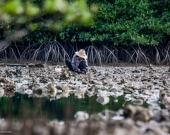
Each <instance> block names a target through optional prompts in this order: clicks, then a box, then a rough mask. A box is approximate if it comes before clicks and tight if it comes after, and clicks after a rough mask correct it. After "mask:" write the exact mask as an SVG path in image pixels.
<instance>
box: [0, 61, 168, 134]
mask: <svg viewBox="0 0 170 135" xmlns="http://www.w3.org/2000/svg"><path fill="white" fill-rule="evenodd" d="M0 70H1V77H0V96H1V97H2V96H13V94H14V93H15V92H20V93H24V94H25V93H26V94H28V95H29V96H30V97H35V98H38V97H44V96H47V97H49V98H50V100H57V99H59V98H61V97H68V96H69V95H70V94H74V95H75V96H76V98H84V96H85V95H88V96H89V98H90V97H91V96H93V95H97V99H96V101H97V102H99V103H100V104H102V105H105V104H107V103H109V102H110V101H109V97H110V96H114V97H118V96H120V95H124V99H125V100H126V101H131V103H132V104H133V106H132V105H127V106H125V108H123V109H121V110H119V111H118V112H113V111H112V110H104V111H103V112H100V113H98V114H92V115H90V116H89V114H87V113H85V112H77V114H75V121H65V122H59V121H57V120H52V121H49V120H44V119H41V120H39V119H37V120H18V121H9V120H6V119H5V120H4V119H1V121H0V128H1V130H3V131H5V130H11V131H12V132H13V133H15V134H17V135H20V134H22V132H21V131H23V132H27V133H28V134H36V135H48V134H49V135H50V134H51V135H53V134H56V135H58V134H61V135H65V134H68V135H76V134H77V135H85V134H91V135H92V134H93V135H94V134H96V135H103V134H105V135H110V134H112V135H113V134H114V135H118V134H121V135H124V134H130V135H136V134H138V135H141V134H144V135H164V134H165V135H167V134H170V130H169V129H170V124H169V122H170V121H169V118H170V115H169V107H170V98H169V94H170V87H169V86H170V77H169V76H170V70H169V67H164V66H161V67H156V66H152V65H148V66H138V67H113V66H109V67H96V66H91V67H89V70H88V72H87V73H86V74H77V73H73V72H70V71H68V70H67V68H65V67H63V68H62V71H63V72H62V73H56V72H55V67H54V66H48V65H43V66H40V67H38V68H37V67H36V66H35V65H33V64H32V65H26V66H25V67H20V66H13V67H11V66H10V67H9V66H7V67H6V66H1V67H0ZM144 102H147V103H148V104H149V108H143V107H141V106H140V105H142V104H143V103H144Z"/></svg>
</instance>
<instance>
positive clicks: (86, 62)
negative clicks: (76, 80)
mask: <svg viewBox="0 0 170 135" xmlns="http://www.w3.org/2000/svg"><path fill="white" fill-rule="evenodd" d="M85 64H86V68H87V67H88V61H87V59H85Z"/></svg>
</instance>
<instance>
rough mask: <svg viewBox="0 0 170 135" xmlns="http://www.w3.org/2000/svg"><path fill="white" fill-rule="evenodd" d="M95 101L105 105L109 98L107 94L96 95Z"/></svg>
mask: <svg viewBox="0 0 170 135" xmlns="http://www.w3.org/2000/svg"><path fill="white" fill-rule="evenodd" d="M96 101H97V102H98V103H100V104H102V105H105V104H107V103H109V101H110V99H109V97H107V96H103V97H98V98H97V99H96Z"/></svg>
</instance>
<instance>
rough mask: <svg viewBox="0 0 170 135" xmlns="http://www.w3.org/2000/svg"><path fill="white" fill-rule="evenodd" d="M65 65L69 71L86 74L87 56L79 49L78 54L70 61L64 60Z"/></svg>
mask: <svg viewBox="0 0 170 135" xmlns="http://www.w3.org/2000/svg"><path fill="white" fill-rule="evenodd" d="M65 64H66V65H67V67H68V68H69V70H70V71H74V72H78V73H83V72H84V73H86V72H87V67H88V62H87V55H86V53H85V50H84V49H80V50H79V51H78V52H75V54H74V56H73V58H72V61H70V60H66V61H65Z"/></svg>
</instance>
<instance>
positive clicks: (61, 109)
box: [0, 93, 148, 120]
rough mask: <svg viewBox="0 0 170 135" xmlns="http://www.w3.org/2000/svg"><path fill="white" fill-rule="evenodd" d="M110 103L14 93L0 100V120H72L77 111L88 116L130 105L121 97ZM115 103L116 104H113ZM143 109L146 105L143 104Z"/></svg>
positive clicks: (111, 99) (95, 97) (86, 98)
mask: <svg viewBox="0 0 170 135" xmlns="http://www.w3.org/2000/svg"><path fill="white" fill-rule="evenodd" d="M109 98H110V102H109V103H108V104H106V105H101V104H99V103H97V102H96V99H97V96H92V97H88V96H85V98H84V99H78V98H76V97H75V96H74V95H70V96H69V97H67V98H64V97H63V98H60V99H57V100H52V101H50V100H49V99H48V98H47V97H42V98H33V97H28V95H26V94H25V95H23V94H19V93H15V96H14V97H1V98H0V118H12V119H17V118H34V117H41V116H43V117H46V118H49V119H58V120H65V119H67V120H68V119H73V116H74V114H75V113H76V112H77V111H86V112H87V113H89V114H92V113H98V112H101V111H103V110H105V109H109V110H114V111H117V110H119V109H121V108H122V107H123V106H125V105H127V104H129V103H130V101H125V100H124V97H123V96H119V97H118V98H117V99H115V98H114V97H109ZM115 101H116V102H115ZM143 106H144V107H147V106H148V104H147V103H144V104H143Z"/></svg>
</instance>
